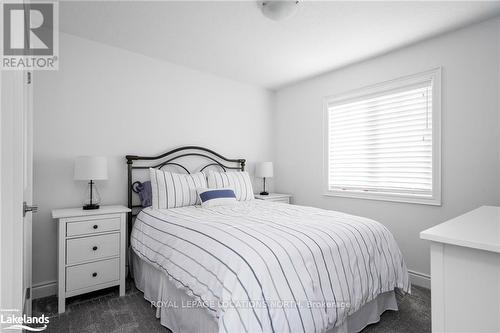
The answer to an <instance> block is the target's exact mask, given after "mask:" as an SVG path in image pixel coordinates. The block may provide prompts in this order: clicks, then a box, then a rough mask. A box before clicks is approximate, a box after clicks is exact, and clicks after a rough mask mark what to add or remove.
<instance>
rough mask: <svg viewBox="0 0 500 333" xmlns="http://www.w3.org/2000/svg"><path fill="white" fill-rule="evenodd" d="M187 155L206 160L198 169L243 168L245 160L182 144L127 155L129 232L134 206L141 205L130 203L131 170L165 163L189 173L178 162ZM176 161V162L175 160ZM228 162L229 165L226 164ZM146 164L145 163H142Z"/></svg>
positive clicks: (156, 167)
mask: <svg viewBox="0 0 500 333" xmlns="http://www.w3.org/2000/svg"><path fill="white" fill-rule="evenodd" d="M187 156H198V157H200V158H202V159H204V160H206V161H207V164H205V165H203V166H202V167H201V168H200V170H199V171H203V170H205V169H206V168H208V167H210V166H216V167H220V168H222V169H223V170H224V171H226V170H228V169H229V170H240V171H244V170H245V163H246V160H244V159H231V158H226V157H224V156H222V155H221V154H219V153H216V152H214V151H213V150H210V149H208V148H204V147H198V146H184V147H179V148H176V149H173V150H170V151H168V152H166V153H164V154H161V155H158V156H137V155H127V156H125V158H126V159H127V169H128V170H127V190H128V208H130V210H131V212H130V213H128V217H127V224H128V228H129V229H128V230H129V232H130V230H131V227H132V218H133V216H135V215H136V214H135V213H134V208H140V207H142V206H141V205H133V203H132V201H133V200H132V195H133V194H132V192H135V191H134V184H135V183H132V172H133V171H134V170H137V169H149V168H155V169H161V168H163V167H164V166H167V165H173V166H177V167H179V168H181V169H183V170H184V171H186V172H187V173H191V172H190V171H189V169H188V168H187V167H186V166H184V165H182V164H180V162H179V161H178V160H179V159H181V158H183V157H187ZM134 161H148V162H149V163H143V164H141V165H136V166H134V165H133V163H134ZM176 161H177V162H176ZM228 163H229V164H230V165H228ZM144 164H146V165H144Z"/></svg>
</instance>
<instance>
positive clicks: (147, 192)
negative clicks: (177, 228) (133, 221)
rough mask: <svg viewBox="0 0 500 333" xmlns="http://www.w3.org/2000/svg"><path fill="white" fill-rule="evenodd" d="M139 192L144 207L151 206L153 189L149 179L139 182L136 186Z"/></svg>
mask: <svg viewBox="0 0 500 333" xmlns="http://www.w3.org/2000/svg"><path fill="white" fill-rule="evenodd" d="M135 189H136V190H137V194H139V199H140V200H141V205H142V207H149V206H151V204H152V202H153V194H152V191H151V182H150V181H149V180H148V181H147V182H144V183H139V184H137V186H136V187H135Z"/></svg>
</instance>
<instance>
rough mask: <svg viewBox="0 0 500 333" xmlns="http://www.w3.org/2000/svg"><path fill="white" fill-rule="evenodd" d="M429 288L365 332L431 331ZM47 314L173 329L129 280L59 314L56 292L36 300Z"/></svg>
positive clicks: (70, 324) (68, 326)
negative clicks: (122, 286) (124, 285)
mask: <svg viewBox="0 0 500 333" xmlns="http://www.w3.org/2000/svg"><path fill="white" fill-rule="evenodd" d="M430 296H431V295H430V291H429V290H428V289H425V288H420V287H416V286H413V287H412V294H411V295H406V296H400V295H398V296H397V299H398V306H399V311H397V312H396V311H386V312H385V313H384V314H382V316H381V319H380V322H378V323H376V324H372V325H369V326H368V327H366V328H365V329H364V330H363V331H362V332H363V333H379V332H380V333H382V332H383V333H393V332H394V333H395V332H398V333H399V332H405V333H412V332H415V333H425V332H430V331H431V313H430V309H431V306H430V303H431V300H430ZM42 313H43V314H45V315H46V316H49V317H50V323H49V325H48V328H47V330H46V331H45V332H89V333H90V332H106V333H107V332H120V333H121V332H148V333H153V332H163V333H166V332H170V331H169V330H168V329H166V328H165V327H163V326H161V325H160V320H159V319H157V318H156V316H155V313H156V311H155V309H154V308H153V307H151V305H150V304H149V303H148V302H147V301H146V300H145V299H144V298H143V294H142V293H141V292H140V291H139V290H137V289H136V288H135V286H134V285H133V283H132V282H131V281H127V293H126V295H125V296H124V297H118V288H110V289H105V290H101V291H97V292H93V293H90V294H86V295H81V296H76V297H72V298H69V299H67V300H66V312H65V313H63V314H61V315H59V314H57V298H56V297H55V296H51V297H46V298H41V299H37V300H35V301H34V302H33V314H35V315H41V314H42Z"/></svg>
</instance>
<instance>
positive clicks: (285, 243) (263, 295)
mask: <svg viewBox="0 0 500 333" xmlns="http://www.w3.org/2000/svg"><path fill="white" fill-rule="evenodd" d="M131 247H132V249H133V250H134V252H135V253H136V255H137V256H138V257H139V258H141V260H142V261H144V262H146V263H148V265H150V266H152V267H154V268H155V269H157V270H158V271H160V272H162V273H163V276H164V279H166V280H168V283H169V284H172V285H173V286H174V287H175V288H176V289H180V290H182V291H183V293H185V294H186V296H187V297H189V298H191V300H194V302H191V303H190V304H191V305H193V304H195V305H198V307H199V308H202V309H203V310H204V312H205V314H206V315H208V316H209V317H211V322H215V323H216V324H217V325H216V327H214V329H215V330H217V331H219V332H325V331H326V330H331V329H332V328H340V327H343V326H344V324H345V323H346V322H348V320H347V319H348V318H350V317H352V316H354V315H355V314H356V313H359V312H358V311H360V310H362V309H364V306H365V305H368V304H373V303H376V304H378V301H379V297H378V296H380V295H384V294H387V293H390V292H393V291H394V289H396V288H398V289H400V290H402V291H403V292H409V291H410V284H409V280H408V273H407V270H406V265H405V263H404V260H403V258H402V255H401V252H400V250H399V248H398V246H397V244H396V242H395V240H394V238H393V236H392V234H391V233H390V232H389V231H388V230H387V229H386V228H385V227H384V226H383V225H381V224H380V223H377V222H375V221H373V220H370V219H366V218H362V217H358V216H353V215H348V214H344V213H340V212H335V211H328V210H322V209H317V208H312V207H302V206H296V205H287V204H282V203H274V202H267V201H260V200H252V201H248V202H241V203H239V204H237V205H233V206H221V207H213V208H210V209H206V208H200V207H195V206H191V207H182V208H175V209H168V210H154V209H151V208H147V209H144V210H143V211H141V213H140V214H139V215H138V216H137V219H136V222H135V224H134V228H133V230H132V235H131ZM162 285H165V283H162ZM160 308H162V307H160ZM203 321H205V320H203ZM201 327H204V326H201ZM204 328H206V327H204ZM171 329H173V330H174V332H175V328H172V327H171ZM179 331H181V330H179Z"/></svg>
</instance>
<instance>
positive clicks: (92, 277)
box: [52, 206, 130, 313]
mask: <svg viewBox="0 0 500 333" xmlns="http://www.w3.org/2000/svg"><path fill="white" fill-rule="evenodd" d="M129 211H130V210H129V209H128V208H127V207H125V206H102V207H101V208H99V209H95V210H83V209H82V208H69V209H56V210H53V211H52V218H54V219H57V221H58V224H59V228H58V234H59V235H58V236H59V247H58V263H59V275H58V276H59V280H58V298H59V308H58V310H59V313H63V312H64V311H65V304H66V298H67V297H72V296H75V295H79V294H83V293H87V292H91V291H94V290H98V289H103V288H108V287H111V286H115V285H119V286H120V296H123V295H125V248H126V237H127V228H126V214H127V213H128V212H129Z"/></svg>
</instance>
